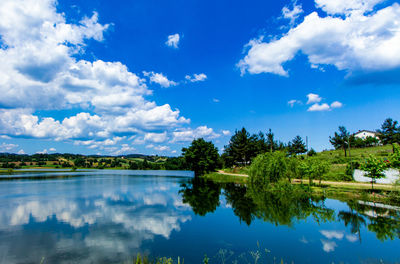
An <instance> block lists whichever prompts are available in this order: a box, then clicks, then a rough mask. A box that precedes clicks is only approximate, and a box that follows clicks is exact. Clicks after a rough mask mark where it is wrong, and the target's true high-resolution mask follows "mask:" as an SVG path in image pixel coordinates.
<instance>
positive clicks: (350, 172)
mask: <svg viewBox="0 0 400 264" xmlns="http://www.w3.org/2000/svg"><path fill="white" fill-rule="evenodd" d="M358 168H360V162H358V161H350V162H349V163H347V166H346V176H351V180H353V174H354V170H355V169H358Z"/></svg>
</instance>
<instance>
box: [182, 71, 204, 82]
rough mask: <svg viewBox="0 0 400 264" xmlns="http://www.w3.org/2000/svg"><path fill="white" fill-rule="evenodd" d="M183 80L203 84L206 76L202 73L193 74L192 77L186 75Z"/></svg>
mask: <svg viewBox="0 0 400 264" xmlns="http://www.w3.org/2000/svg"><path fill="white" fill-rule="evenodd" d="M185 79H186V80H188V81H189V82H203V81H205V80H206V79H207V75H205V74H204V73H199V74H196V73H195V74H193V76H190V75H186V76H185Z"/></svg>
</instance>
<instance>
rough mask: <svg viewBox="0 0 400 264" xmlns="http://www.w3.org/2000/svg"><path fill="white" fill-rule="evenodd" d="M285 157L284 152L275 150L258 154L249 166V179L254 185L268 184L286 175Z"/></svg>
mask: <svg viewBox="0 0 400 264" xmlns="http://www.w3.org/2000/svg"><path fill="white" fill-rule="evenodd" d="M286 162H287V158H286V155H285V153H283V152H280V151H276V152H272V153H269V152H268V153H265V154H260V155H258V156H257V157H256V158H255V159H254V161H253V163H252V164H251V166H250V170H249V180H250V183H251V184H254V185H260V186H264V185H268V184H269V183H274V182H278V181H279V180H280V179H282V178H284V177H286V176H287V175H286V170H287V164H286Z"/></svg>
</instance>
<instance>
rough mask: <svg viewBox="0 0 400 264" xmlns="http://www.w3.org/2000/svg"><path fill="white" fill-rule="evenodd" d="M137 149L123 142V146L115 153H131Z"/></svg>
mask: <svg viewBox="0 0 400 264" xmlns="http://www.w3.org/2000/svg"><path fill="white" fill-rule="evenodd" d="M135 150H136V149H135V148H134V147H132V146H130V145H128V144H122V145H121V148H119V149H118V150H116V151H114V153H113V154H114V155H121V154H130V153H132V152H133V151H135Z"/></svg>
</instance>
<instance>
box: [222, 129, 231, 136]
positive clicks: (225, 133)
mask: <svg viewBox="0 0 400 264" xmlns="http://www.w3.org/2000/svg"><path fill="white" fill-rule="evenodd" d="M230 134H231V131H229V130H222V135H224V136H229V135H230Z"/></svg>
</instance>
